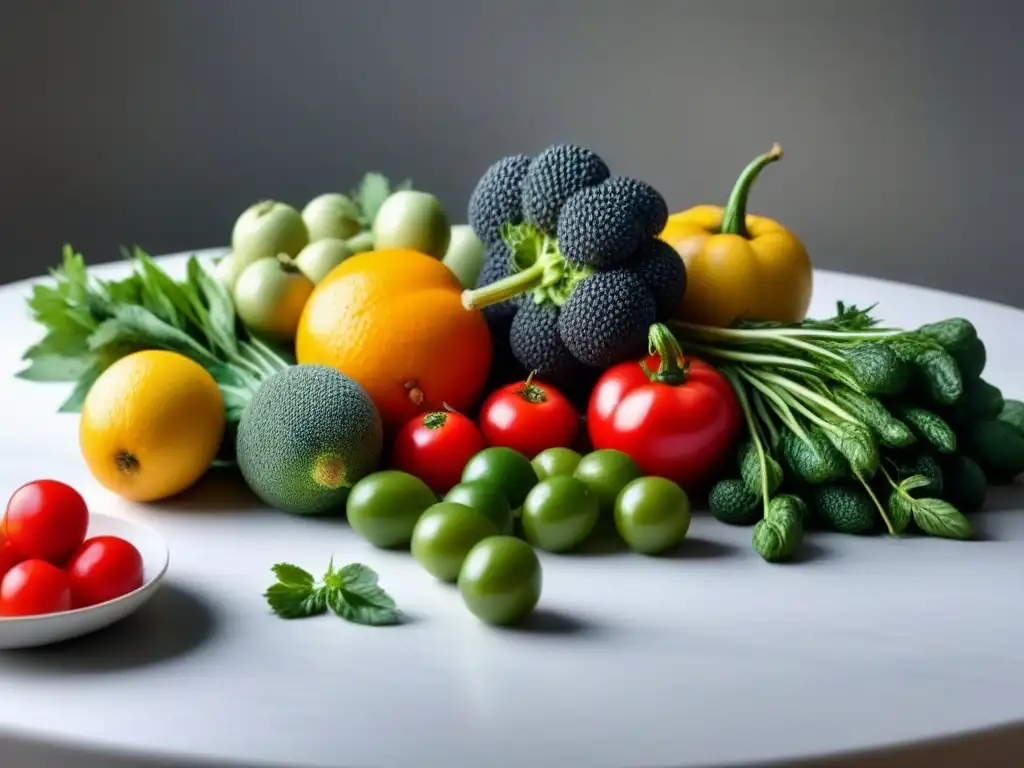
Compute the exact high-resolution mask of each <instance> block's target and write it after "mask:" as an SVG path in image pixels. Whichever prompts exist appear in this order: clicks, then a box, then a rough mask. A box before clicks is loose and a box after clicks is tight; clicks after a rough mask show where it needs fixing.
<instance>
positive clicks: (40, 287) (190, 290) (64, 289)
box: [17, 246, 292, 423]
mask: <svg viewBox="0 0 1024 768" xmlns="http://www.w3.org/2000/svg"><path fill="white" fill-rule="evenodd" d="M124 255H125V257H126V258H127V259H128V261H129V262H130V263H131V266H132V273H131V275H130V276H129V277H127V278H124V279H122V280H116V281H107V280H99V279H96V278H93V277H92V276H91V275H90V274H89V273H88V270H87V269H86V265H85V260H84V259H83V258H82V255H81V254H79V253H76V252H75V250H74V249H73V248H71V246H65V247H64V253H63V258H62V261H61V264H60V266H59V267H57V268H56V269H54V270H51V273H50V274H51V278H52V283H51V284H49V285H48V284H44V283H39V284H36V285H35V286H33V288H32V292H31V294H30V295H29V297H28V307H29V310H30V311H31V313H32V318H33V320H35V322H36V323H37V324H38V325H40V326H42V327H43V329H44V330H45V334H44V336H43V338H42V339H41V340H40V341H39V342H37V343H36V344H33V345H32V346H30V347H29V348H28V349H27V350H26V351H25V353H24V355H23V356H22V358H23V360H25V361H26V363H27V365H26V367H25V368H24V369H23V370H22V371H20V372H19V373H18V374H17V375H18V376H19V377H20V378H22V379H25V380H27V381H49V382H69V383H70V382H74V384H75V387H74V390H73V391H72V393H71V395H70V396H69V397H68V398H67V400H65V401H64V403H63V405H61V407H60V411H61V412H62V413H77V412H78V411H79V410H81V407H82V403H83V401H84V400H85V396H86V394H87V393H88V391H89V388H90V387H91V386H92V384H93V382H95V381H96V379H97V378H98V377H99V375H100V374H101V373H103V371H104V370H106V369H107V368H108V367H109V366H110V365H111V364H113V363H114V362H116V361H117V360H119V359H120V358H122V357H124V356H126V355H128V354H131V353H133V352H137V351H139V350H143V349H165V350H169V351H172V352H178V353H180V354H182V355H185V356H186V357H188V358H191V359H192V360H194V361H196V362H197V363H199V364H200V365H202V366H203V367H204V368H206V370H207V371H209V372H210V374H211V375H212V376H213V378H214V380H215V381H216V382H217V384H218V386H219V387H220V390H221V394H222V395H223V397H224V404H225V411H226V416H227V418H228V421H229V422H232V423H234V422H237V420H238V419H239V417H240V416H241V412H242V409H244V408H245V405H246V404H247V403H248V401H249V399H250V398H251V397H252V395H253V393H254V392H255V391H256V389H258V388H259V385H260V384H261V383H262V382H263V381H264V380H265V379H266V378H267V377H268V376H270V375H271V374H273V373H275V372H276V371H278V370H281V369H283V368H285V367H287V366H288V365H290V364H291V363H292V361H291V360H289V359H286V358H285V357H284V355H283V354H282V353H281V352H279V351H276V350H273V349H271V348H270V347H268V346H267V345H266V344H265V343H263V342H261V341H259V340H258V339H256V338H252V337H249V336H248V334H246V333H245V332H244V330H242V326H241V324H240V323H239V321H238V319H237V316H236V315H235V309H234V305H233V303H232V301H231V297H230V295H229V294H228V292H227V289H225V288H224V286H223V285H221V284H220V282H219V281H217V280H216V279H215V278H214V277H213V276H212V275H210V274H209V273H208V272H207V271H206V270H205V269H204V268H203V266H202V264H200V262H199V260H198V259H197V258H196V257H194V256H193V257H191V258H190V259H189V260H188V263H187V266H186V276H185V279H184V280H175V279H174V278H172V277H171V276H170V275H168V274H167V273H166V272H164V271H163V270H162V269H161V268H160V267H159V266H158V265H157V263H156V262H155V261H154V260H153V259H152V258H150V256H149V255H148V254H146V253H145V252H144V251H142V250H141V249H139V248H136V249H134V250H133V251H132V252H130V253H127V252H126V253H125V254H124Z"/></svg>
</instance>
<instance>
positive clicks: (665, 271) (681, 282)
mask: <svg viewBox="0 0 1024 768" xmlns="http://www.w3.org/2000/svg"><path fill="white" fill-rule="evenodd" d="M629 269H630V271H631V272H632V273H633V274H635V275H636V276H637V277H639V278H640V279H641V280H643V281H644V285H646V286H647V288H648V290H649V291H650V292H651V295H652V296H653V297H654V303H655V307H656V308H657V310H656V311H657V315H658V319H659V320H664V319H666V318H669V317H671V316H672V315H673V314H674V313H675V311H676V309H677V308H678V307H679V302H680V301H681V300H682V298H683V294H684V293H686V265H685V264H684V263H683V260H682V259H681V258H679V253H678V252H677V251H676V249H675V248H673V247H672V246H671V245H669V244H668V243H666V242H664V241H662V240H651V241H649V242H647V243H644V244H643V245H642V246H641V247H640V251H639V252H638V253H637V260H636V263H635V264H630V265H629Z"/></svg>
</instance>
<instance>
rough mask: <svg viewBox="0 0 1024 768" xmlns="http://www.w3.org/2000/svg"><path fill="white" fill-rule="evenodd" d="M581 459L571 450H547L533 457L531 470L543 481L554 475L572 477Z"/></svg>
mask: <svg viewBox="0 0 1024 768" xmlns="http://www.w3.org/2000/svg"><path fill="white" fill-rule="evenodd" d="M582 458H583V457H582V456H580V454H579V453H578V452H576V451H574V450H573V449H572V448H548V449H547V450H544V451H541V452H540V453H538V454H537V455H536V456H534V457H533V462H532V463H533V468H534V470H535V471H536V472H537V477H538V478H540V479H541V480H543V479H544V478H546V477H553V476H555V475H572V473H573V472H575V471H576V467H578V466H579V463H580V459H582Z"/></svg>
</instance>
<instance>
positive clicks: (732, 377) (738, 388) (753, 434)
mask: <svg viewBox="0 0 1024 768" xmlns="http://www.w3.org/2000/svg"><path fill="white" fill-rule="evenodd" d="M722 373H723V374H724V375H725V376H726V378H728V379H729V383H730V384H732V388H733V390H734V391H735V392H736V399H737V400H739V403H740V408H741V409H742V411H743V419H744V421H746V423H747V430H748V431H749V432H750V441H751V443H752V444H753V446H754V450H755V451H757V461H758V464H759V465H760V467H761V504H762V507H763V510H764V511H763V512H762V516H763V517H767V516H768V501H769V500H768V459H767V458H766V457H765V452H764V445H763V444H762V442H761V438H760V436H759V433H758V429H757V424H756V422H755V421H754V414H753V413H752V412H751V410H750V401H749V400H748V399H747V393H746V387H744V386H743V382H742V381H741V380H740V378H739V377H738V376H737V375H736V373H735V372H734V371H732V370H731V369H728V368H727V369H725V370H723V371H722Z"/></svg>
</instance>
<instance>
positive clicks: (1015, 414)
mask: <svg viewBox="0 0 1024 768" xmlns="http://www.w3.org/2000/svg"><path fill="white" fill-rule="evenodd" d="M999 421H1001V422H1003V423H1004V424H1009V425H1010V426H1011V427H1013V428H1014V429H1016V430H1017V431H1018V432H1020V433H1021V434H1022V435H1024V403H1022V402H1021V401H1020V400H1004V401H1003V409H1002V411H1001V412H1000V413H999Z"/></svg>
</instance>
